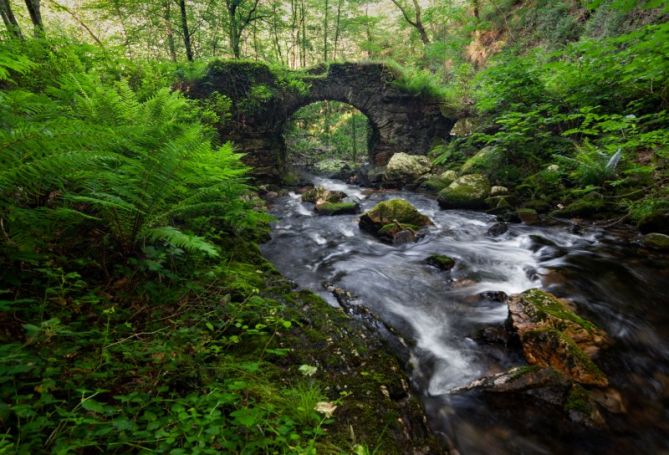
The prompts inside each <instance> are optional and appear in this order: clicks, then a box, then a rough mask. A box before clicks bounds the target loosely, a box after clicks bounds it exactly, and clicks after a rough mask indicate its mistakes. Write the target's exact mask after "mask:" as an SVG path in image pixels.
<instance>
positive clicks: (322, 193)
mask: <svg viewBox="0 0 669 455" xmlns="http://www.w3.org/2000/svg"><path fill="white" fill-rule="evenodd" d="M345 198H346V193H344V192H342V191H330V190H328V189H327V188H324V187H322V186H316V187H314V188H311V189H308V190H306V191H305V192H304V193H302V202H311V203H313V204H319V203H323V202H332V203H337V202H341V201H342V200H344V199H345Z"/></svg>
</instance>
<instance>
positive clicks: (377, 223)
mask: <svg viewBox="0 0 669 455" xmlns="http://www.w3.org/2000/svg"><path fill="white" fill-rule="evenodd" d="M431 224H432V221H431V220H430V219H429V218H428V217H427V216H425V215H423V214H422V213H420V212H419V211H418V210H417V209H416V208H415V207H414V206H413V205H411V204H410V203H409V202H408V201H405V200H404V199H390V200H387V201H382V202H379V203H378V204H376V205H375V206H374V207H373V208H372V209H370V210H368V211H367V212H365V213H364V214H363V215H362V216H361V217H360V221H359V225H360V229H362V230H363V231H366V232H369V233H370V234H372V235H374V236H376V237H377V238H379V239H380V240H381V241H383V242H386V243H395V244H398V243H406V241H415V240H416V239H417V237H418V234H419V231H420V229H421V228H423V227H425V226H429V225H431ZM407 232H408V233H409V234H410V235H409V234H407Z"/></svg>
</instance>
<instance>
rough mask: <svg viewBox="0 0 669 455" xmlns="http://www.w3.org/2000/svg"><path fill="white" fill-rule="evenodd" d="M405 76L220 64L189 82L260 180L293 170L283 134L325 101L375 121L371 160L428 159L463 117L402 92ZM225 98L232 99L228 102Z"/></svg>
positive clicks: (373, 69)
mask: <svg viewBox="0 0 669 455" xmlns="http://www.w3.org/2000/svg"><path fill="white" fill-rule="evenodd" d="M400 78H401V76H400V75H399V74H398V72H397V71H396V70H394V69H392V68H390V67H388V66H387V65H384V64H380V63H336V64H329V65H327V66H321V67H317V68H313V69H311V70H308V71H288V70H280V69H271V68H270V67H268V66H266V65H264V64H260V63H256V62H248V61H218V62H213V63H212V64H210V65H209V67H208V69H207V72H206V73H205V75H204V76H203V77H202V78H200V79H197V80H195V81H193V82H191V83H188V84H184V86H183V87H181V88H182V90H184V91H185V92H186V93H187V94H188V95H189V96H191V97H193V98H199V99H203V100H208V101H206V103H208V105H209V106H210V107H211V108H212V109H213V110H214V111H215V112H216V113H217V114H218V115H219V116H221V117H222V120H221V122H220V123H219V126H218V129H219V133H220V134H221V137H222V138H226V139H231V140H232V141H233V142H234V143H235V144H236V146H237V148H238V149H239V150H240V151H243V152H245V153H246V156H245V162H246V163H247V164H249V165H251V166H253V167H254V169H255V173H256V175H258V176H260V177H270V178H272V177H273V178H276V177H280V176H281V175H282V172H283V171H284V170H285V161H286V160H285V158H286V145H285V143H284V139H283V130H284V127H285V126H286V122H287V121H288V120H289V119H290V117H291V115H292V114H293V113H294V112H295V111H297V110H298V109H300V108H301V107H303V106H306V105H308V104H311V103H314V102H317V101H325V100H332V101H341V102H344V103H348V104H350V105H352V106H353V107H355V108H357V109H358V110H359V111H360V112H362V113H363V114H365V115H366V116H367V118H368V119H369V123H370V126H371V134H370V135H369V144H368V150H369V159H370V162H373V163H375V164H379V165H382V164H385V163H386V162H387V161H388V159H390V157H391V156H392V154H393V153H396V152H406V153H412V154H425V153H427V152H428V151H429V150H430V148H431V146H432V145H433V144H434V143H435V142H437V141H439V140H447V139H448V137H449V133H450V130H451V128H452V127H453V125H454V123H455V121H456V118H455V116H454V115H445V114H444V112H443V106H442V103H441V102H440V100H438V99H436V98H435V97H432V96H429V95H425V94H415V93H410V92H408V91H406V90H403V89H402V88H401V84H400V83H398V81H400ZM220 95H224V96H220Z"/></svg>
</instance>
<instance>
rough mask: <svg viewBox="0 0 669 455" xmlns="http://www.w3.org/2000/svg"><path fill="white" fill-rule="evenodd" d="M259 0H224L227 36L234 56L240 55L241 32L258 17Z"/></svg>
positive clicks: (238, 56)
mask: <svg viewBox="0 0 669 455" xmlns="http://www.w3.org/2000/svg"><path fill="white" fill-rule="evenodd" d="M259 3H260V0H225V6H226V8H227V11H228V20H229V24H228V37H229V40H230V49H232V54H233V55H234V56H235V58H240V57H241V48H240V44H241V40H242V34H243V33H244V30H245V29H246V27H248V26H249V25H250V24H251V23H253V22H255V21H257V20H258V19H260V15H258V4H259Z"/></svg>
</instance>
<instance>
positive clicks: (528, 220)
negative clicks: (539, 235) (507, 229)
mask: <svg viewBox="0 0 669 455" xmlns="http://www.w3.org/2000/svg"><path fill="white" fill-rule="evenodd" d="M516 215H518V218H520V221H522V222H523V223H525V224H530V225H532V224H537V223H538V222H539V214H537V211H536V210H534V209H527V208H524V209H518V210H516Z"/></svg>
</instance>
